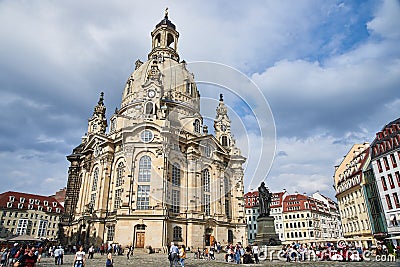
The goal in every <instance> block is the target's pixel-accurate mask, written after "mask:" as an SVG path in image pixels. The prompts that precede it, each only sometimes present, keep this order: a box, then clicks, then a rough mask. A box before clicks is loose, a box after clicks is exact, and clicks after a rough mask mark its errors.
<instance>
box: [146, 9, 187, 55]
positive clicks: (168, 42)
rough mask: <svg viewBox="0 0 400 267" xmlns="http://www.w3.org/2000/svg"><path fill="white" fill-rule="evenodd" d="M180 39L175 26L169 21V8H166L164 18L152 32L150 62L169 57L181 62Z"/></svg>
mask: <svg viewBox="0 0 400 267" xmlns="http://www.w3.org/2000/svg"><path fill="white" fill-rule="evenodd" d="M178 38H179V33H178V32H177V31H176V27H175V25H174V24H173V23H172V22H171V21H170V20H169V19H168V8H166V9H165V15H164V18H163V19H162V20H161V21H160V22H159V23H158V24H157V25H156V28H155V29H154V31H152V32H151V40H152V41H151V42H152V46H151V47H152V50H151V52H150V53H149V56H148V58H149V60H150V59H156V58H165V57H167V58H171V59H173V60H176V61H178V62H179V55H178V52H177V50H178Z"/></svg>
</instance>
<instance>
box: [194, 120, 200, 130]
mask: <svg viewBox="0 0 400 267" xmlns="http://www.w3.org/2000/svg"><path fill="white" fill-rule="evenodd" d="M193 126H194V131H195V132H196V133H200V121H199V120H198V119H196V120H195V121H194V123H193Z"/></svg>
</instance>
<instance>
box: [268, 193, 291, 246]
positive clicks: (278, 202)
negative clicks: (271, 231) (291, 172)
mask: <svg viewBox="0 0 400 267" xmlns="http://www.w3.org/2000/svg"><path fill="white" fill-rule="evenodd" d="M287 195H288V193H287V192H286V191H284V192H278V193H273V194H272V197H271V205H270V208H271V213H270V215H271V216H272V217H274V225H275V233H276V234H277V235H278V237H279V240H281V241H282V242H285V241H286V239H285V231H284V227H283V200H284V199H285V197H286V196H287Z"/></svg>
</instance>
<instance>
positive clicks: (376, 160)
mask: <svg viewBox="0 0 400 267" xmlns="http://www.w3.org/2000/svg"><path fill="white" fill-rule="evenodd" d="M399 164H400V118H399V119H396V120H394V121H392V122H390V123H388V124H387V125H385V126H384V127H383V128H382V130H381V131H379V132H378V133H377V134H376V137H375V140H374V141H373V142H372V144H371V165H372V169H373V172H374V175H375V179H376V185H377V187H378V191H379V194H380V199H381V203H382V207H383V211H384V214H385V220H386V225H387V232H388V235H389V237H388V238H390V239H391V240H393V244H394V245H399V244H400V201H399V197H400V166H399Z"/></svg>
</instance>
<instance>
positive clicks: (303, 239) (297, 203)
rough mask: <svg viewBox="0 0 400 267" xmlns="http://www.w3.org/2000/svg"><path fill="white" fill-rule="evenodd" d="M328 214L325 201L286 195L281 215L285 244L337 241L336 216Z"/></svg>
mask: <svg viewBox="0 0 400 267" xmlns="http://www.w3.org/2000/svg"><path fill="white" fill-rule="evenodd" d="M323 197H324V196H323ZM324 198H325V197H324ZM330 212H331V209H330V207H329V204H328V205H327V204H326V202H325V201H321V200H319V199H316V198H313V197H309V196H306V195H304V194H293V195H287V196H286V197H285V198H284V200H283V214H282V217H283V227H284V235H285V243H287V244H291V243H293V242H300V243H308V244H313V243H314V244H316V243H318V244H319V243H326V242H334V241H337V239H338V238H339V237H340V223H339V222H338V221H337V219H338V218H337V215H336V214H335V213H333V214H331V213H330Z"/></svg>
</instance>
